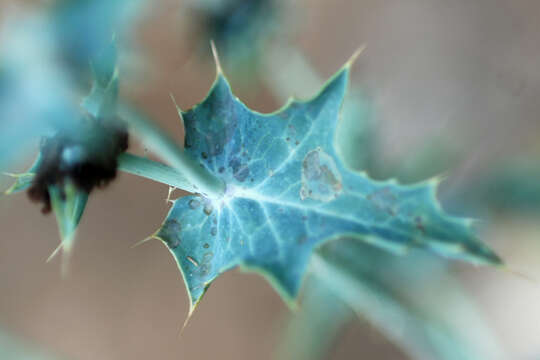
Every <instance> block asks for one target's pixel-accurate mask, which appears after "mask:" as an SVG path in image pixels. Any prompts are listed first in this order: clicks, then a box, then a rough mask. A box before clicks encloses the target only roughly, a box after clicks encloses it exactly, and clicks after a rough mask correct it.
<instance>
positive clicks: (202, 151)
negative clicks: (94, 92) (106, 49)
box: [155, 62, 500, 310]
mask: <svg viewBox="0 0 540 360" xmlns="http://www.w3.org/2000/svg"><path fill="white" fill-rule="evenodd" d="M350 64H351V62H349V63H348V64H347V65H346V66H345V67H344V68H342V69H341V70H340V71H339V72H338V73H337V74H336V75H335V76H334V77H333V78H332V79H331V80H330V81H329V82H328V83H327V84H326V85H325V86H324V87H323V89H322V90H321V92H320V93H319V94H318V95H317V96H315V97H314V98H313V99H312V100H310V101H306V102H301V101H291V102H290V103H289V104H287V106H285V107H284V108H283V109H281V110H279V111H278V112H276V113H273V114H268V115H264V114H260V113H257V112H254V111H252V110H250V109H248V108H247V107H246V106H245V105H244V104H242V103H241V102H240V101H239V100H238V99H237V98H236V97H235V96H234V95H233V94H232V92H231V89H230V86H229V84H228V82H227V80H226V79H225V77H224V76H223V75H222V74H221V71H218V76H217V79H216V81H215V83H214V85H213V87H212V89H211V91H210V93H209V95H208V97H207V98H206V99H205V100H204V101H203V102H202V103H201V104H199V105H198V106H196V107H195V108H193V109H191V110H189V111H186V112H181V115H182V117H183V121H184V124H185V127H186V140H185V147H186V151H187V152H188V153H189V154H191V155H192V156H193V157H194V158H196V159H198V160H199V162H200V166H202V167H204V168H206V169H207V170H208V171H209V172H210V173H212V174H214V175H215V176H216V177H218V178H220V179H221V180H223V181H224V182H225V184H226V193H225V195H224V196H223V197H219V198H205V197H203V196H187V197H184V198H181V199H178V200H177V201H176V202H175V204H174V206H173V208H172V209H171V211H170V213H169V215H168V217H167V219H166V220H165V222H164V224H163V225H162V227H161V228H160V229H159V230H158V231H157V233H156V234H155V236H156V237H157V238H159V239H161V240H162V241H164V242H165V243H166V244H167V245H168V246H169V248H170V250H171V251H172V253H173V255H174V256H175V258H176V260H177V261H178V264H179V267H180V269H181V271H182V274H183V276H184V279H185V281H186V283H187V287H188V291H189V295H190V298H191V305H192V310H193V308H194V307H195V305H196V304H197V303H198V302H199V301H200V299H201V297H202V296H203V294H204V293H205V291H206V289H207V288H208V286H209V285H210V283H211V282H212V281H213V280H214V279H215V278H216V277H217V276H219V275H220V274H221V273H223V272H224V271H226V270H228V269H231V268H234V267H236V266H241V267H242V268H244V269H249V270H252V271H256V272H259V273H261V274H262V275H264V276H265V277H266V278H267V279H268V280H269V281H270V282H271V283H272V284H273V285H274V287H275V288H276V289H277V290H278V291H279V292H280V293H281V295H283V297H284V298H285V299H287V300H292V299H294V298H295V297H296V295H297V293H298V290H299V287H300V284H301V281H302V278H303V276H304V273H305V270H306V266H307V263H308V261H309V259H310V256H311V254H312V251H313V250H314V249H315V248H316V247H318V246H319V245H321V244H322V243H324V242H327V241H329V240H331V239H336V238H339V237H342V236H350V237H355V238H358V239H361V240H363V241H365V242H368V243H370V244H373V245H377V246H380V247H383V248H386V249H389V250H394V251H397V252H403V251H406V250H407V249H408V248H410V247H423V248H427V249H429V250H431V251H433V252H436V253H438V254H441V255H444V256H448V257H451V258H456V259H462V260H468V261H472V262H475V263H482V264H499V263H500V259H499V258H498V257H497V256H496V255H495V254H494V253H493V252H492V251H491V250H489V249H488V248H487V247H486V246H485V245H483V244H482V243H481V242H479V241H478V240H477V239H476V237H475V235H474V233H473V230H472V227H471V222H470V221H469V220H466V219H461V218H457V217H453V216H450V215H448V214H446V213H445V212H444V211H443V210H442V209H441V207H440V205H439V203H438V201H437V199H436V186H437V181H435V180H433V181H427V182H425V183H421V184H416V185H411V186H402V185H399V184H397V183H396V182H395V181H386V182H376V181H373V180H371V179H369V178H368V177H367V176H366V175H365V174H362V173H358V172H355V171H352V170H350V169H348V168H347V167H346V166H345V165H344V163H343V162H342V160H341V158H340V156H339V154H338V153H337V151H336V149H335V147H334V144H335V141H339V139H338V138H335V129H336V126H337V123H338V118H339V112H340V107H341V104H342V100H343V97H344V95H345V91H346V87H347V82H348V76H349V68H350ZM218 70H219V67H218Z"/></svg>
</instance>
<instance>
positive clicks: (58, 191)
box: [49, 182, 88, 274]
mask: <svg viewBox="0 0 540 360" xmlns="http://www.w3.org/2000/svg"><path fill="white" fill-rule="evenodd" d="M49 195H50V197H51V205H52V209H53V211H54V215H55V216H56V222H57V223H58V229H59V231H60V238H61V242H60V245H59V246H58V248H57V249H56V250H55V251H54V252H53V253H52V254H51V256H50V258H52V257H53V256H54V255H56V253H57V252H58V251H59V250H62V252H63V255H64V261H63V263H62V266H63V268H62V272H63V273H64V274H65V273H66V270H67V259H68V257H69V256H70V254H71V250H72V248H73V243H74V240H75V233H76V231H77V227H78V226H79V222H80V221H81V217H82V214H83V212H84V209H85V207H86V203H87V202H88V193H86V192H84V191H82V190H80V189H78V188H77V187H76V186H75V185H73V184H72V183H70V182H67V183H65V184H64V185H61V186H60V185H53V186H49ZM50 258H49V259H50Z"/></svg>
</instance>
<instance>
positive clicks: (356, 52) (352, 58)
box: [345, 44, 367, 68]
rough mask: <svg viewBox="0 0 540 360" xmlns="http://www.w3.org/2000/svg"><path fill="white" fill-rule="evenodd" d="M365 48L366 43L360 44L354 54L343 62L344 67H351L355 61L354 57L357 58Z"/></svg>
mask: <svg viewBox="0 0 540 360" xmlns="http://www.w3.org/2000/svg"><path fill="white" fill-rule="evenodd" d="M366 48H367V45H365V44H364V45H362V46H360V47H359V48H358V49H357V50H356V51H355V52H354V54H353V55H352V56H351V57H350V58H349V60H348V61H347V62H346V63H345V67H346V68H349V67H351V66H352V65H353V64H354V63H355V62H356V59H358V57H359V56H360V55H361V54H362V53H363V52H364V50H366Z"/></svg>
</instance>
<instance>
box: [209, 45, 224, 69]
mask: <svg viewBox="0 0 540 360" xmlns="http://www.w3.org/2000/svg"><path fill="white" fill-rule="evenodd" d="M210 47H211V48H212V55H213V56H214V62H215V63H216V72H217V75H218V76H219V75H221V74H223V69H222V68H221V62H220V61H219V55H218V52H217V48H216V43H215V42H214V40H210Z"/></svg>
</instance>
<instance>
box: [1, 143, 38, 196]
mask: <svg viewBox="0 0 540 360" xmlns="http://www.w3.org/2000/svg"><path fill="white" fill-rule="evenodd" d="M40 164H41V153H39V154H38V156H37V157H36V160H35V161H34V163H33V164H32V166H30V168H29V169H28V170H26V172H24V173H21V174H12V173H7V174H6V175H8V176H11V177H13V178H15V182H14V183H13V185H11V186H10V187H9V189H7V190H6V191H5V192H4V194H6V195H11V194H17V193H19V192H21V191H24V190H26V189H28V188H29V187H30V185H31V184H32V180H34V176H35V175H36V171H37V169H38V168H39V166H40Z"/></svg>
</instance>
